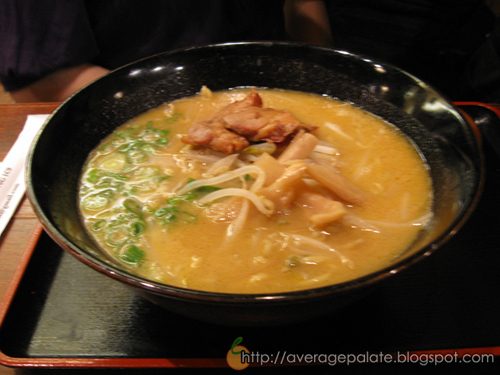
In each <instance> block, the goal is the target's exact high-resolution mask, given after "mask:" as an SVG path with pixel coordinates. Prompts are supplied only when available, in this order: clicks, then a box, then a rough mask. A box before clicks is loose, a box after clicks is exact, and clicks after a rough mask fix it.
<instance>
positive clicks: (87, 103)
mask: <svg viewBox="0 0 500 375" xmlns="http://www.w3.org/2000/svg"><path fill="white" fill-rule="evenodd" d="M202 85H206V86H208V87H209V88H210V89H212V90H222V89H228V88H233V87H241V86H256V87H269V88H280V89H289V90H298V91H305V92H311V93H316V94H321V95H328V96H331V97H334V98H338V99H340V100H344V101H348V102H352V103H354V104H355V105H357V106H359V107H362V108H364V109H366V110H367V111H369V112H372V113H374V114H376V115H378V116H380V117H382V118H384V119H386V120H387V121H389V122H391V123H392V124H394V125H396V126H397V127H399V128H400V129H401V130H402V131H403V132H405V133H406V134H407V135H408V136H410V137H411V138H412V139H413V140H414V142H415V143H416V144H417V145H418V146H419V147H420V149H421V151H422V153H423V155H424V156H425V158H426V159H427V160H428V162H429V165H430V167H431V174H432V178H433V184H434V194H435V197H436V199H435V207H434V213H435V219H434V223H433V225H432V227H431V228H430V229H429V230H428V231H427V232H425V233H423V234H422V236H421V238H420V240H419V241H418V243H416V244H415V245H414V246H413V247H412V248H411V249H408V251H407V252H406V253H405V254H404V255H403V256H401V258H399V259H398V260H397V261H395V262H394V264H392V265H390V266H389V267H387V268H385V269H381V270H380V271H378V272H375V273H373V274H370V275H367V276H365V277H362V278H359V279H356V280H353V281H349V282H346V283H342V284H337V285H332V286H327V287H322V288H316V289H310V290H305V291H299V292H288V293H277V294H270V295H240V294H222V293H209V292H200V291H196V290H188V289H182V288H177V287H171V286H167V285H161V284H158V283H155V282H152V281H148V280H144V279H141V278H139V277H136V276H134V275H132V274H130V273H129V272H127V271H126V270H125V269H123V268H121V267H120V266H119V265H118V264H116V263H114V262H113V261H112V260H110V259H109V258H107V257H106V256H105V255H103V253H101V251H100V250H99V248H98V247H97V246H96V245H95V244H94V243H93V242H92V240H91V239H90V238H89V236H88V235H87V234H86V232H85V230H84V227H83V225H82V222H81V220H80V217H79V214H78V208H77V185H78V180H79V177H80V172H81V170H82V167H83V164H84V162H85V160H86V158H87V155H88V154H89V153H90V151H91V150H92V149H93V148H94V147H95V146H96V145H97V144H98V143H99V142H100V141H101V140H102V139H103V138H104V137H105V136H107V135H108V134H110V133H111V132H112V131H113V129H115V128H116V127H117V126H119V125H121V124H123V123H124V122H125V121H127V120H129V119H131V118H133V117H135V116H137V115H139V114H140V113H142V112H144V111H146V110H148V109H150V108H153V107H156V106H158V105H160V104H163V103H164V102H168V101H171V100H174V99H179V98H182V97H185V96H189V95H193V94H195V93H197V92H198V91H199V90H200V88H201V86H202ZM482 172H483V157H482V150H481V146H480V141H479V133H478V132H477V130H476V129H475V128H474V126H473V124H471V123H469V122H468V121H467V120H466V119H465V118H464V117H463V116H462V115H461V113H460V112H459V110H457V108H455V107H454V106H453V105H452V104H451V103H450V102H449V101H447V100H446V99H445V98H443V97H442V96H441V95H440V94H439V93H437V92H436V91H434V90H433V89H432V88H431V87H429V86H428V85H426V84H425V83H423V82H421V81H420V80H418V79H416V78H414V77H412V76H410V75H408V74H406V73H405V72H402V71H401V70H399V69H397V68H395V67H393V66H390V65H387V64H384V63H381V62H377V61H373V60H371V59H369V58H366V57H363V56H358V55H354V54H351V53H348V52H344V51H335V50H332V49H328V48H321V47H314V46H310V45H301V44H291V43H271V42H263V43H231V44H222V45H213V46H203V47H195V48H188V49H183V50H177V51H172V52H167V53H164V54H160V55H157V56H153V57H150V58H147V59H144V60H141V61H138V62H135V63H132V64H130V65H127V66H125V67H123V68H120V69H118V70H115V71H113V72H111V73H110V74H108V75H106V76H104V77H103V78H101V79H99V80H97V81H95V82H94V83H92V84H90V85H89V86H87V87H85V88H84V89H82V90H80V91H79V92H78V93H76V94H75V95H73V96H72V97H71V98H70V99H68V100H67V101H66V102H64V103H63V104H62V105H61V106H60V107H59V108H58V109H57V110H56V111H55V112H54V113H53V114H52V115H51V116H50V117H49V119H48V121H47V123H46V124H45V126H44V127H43V129H42V131H41V132H40V134H39V135H38V136H37V138H36V140H35V142H34V144H33V147H32V149H31V152H30V154H29V160H28V167H27V182H28V195H29V198H30V200H31V202H32V204H33V206H34V209H35V211H36V213H37V215H38V218H39V220H40V221H41V223H42V225H43V227H44V229H45V230H46V231H47V232H48V233H49V235H50V236H51V237H52V238H53V239H54V240H55V241H56V242H57V243H58V244H59V245H60V246H61V247H62V248H64V249H65V250H67V251H69V252H70V253H71V254H73V255H74V256H75V257H76V258H77V259H79V260H80V261H82V262H83V263H85V264H87V265H88V266H90V267H92V268H94V269H95V270H97V271H99V272H101V273H103V274H105V275H108V276H109V277H112V278H113V279H115V280H117V281H119V282H121V283H124V284H126V285H128V286H129V287H131V288H132V289H133V290H135V291H136V292H138V293H139V294H141V295H143V296H144V297H146V298H148V299H149V300H152V301H154V302H155V303H158V304H160V305H161V306H164V307H165V308H167V309H170V310H172V311H175V312H178V313H180V314H184V315H187V316H190V317H193V318H196V319H202V320H205V321H210V322H215V323H221V324H241V325H256V324H278V323H290V322H296V321H299V320H304V319H310V318H313V317H315V316H318V315H322V314H326V313H328V312H331V311H333V310H335V309H338V308H340V307H342V306H344V305H346V304H347V303H349V302H351V301H352V300H353V299H355V298H358V297H359V296H360V295H362V294H363V293H364V292H365V291H366V290H367V289H369V287H372V286H374V285H378V284H379V283H381V282H382V281H383V280H386V279H387V278H389V277H391V275H393V274H395V273H397V272H399V271H401V270H403V269H405V268H407V267H409V266H411V265H412V264H414V263H415V262H417V261H418V260H419V259H421V258H424V257H425V256H427V255H429V254H430V253H431V252H433V251H434V250H436V249H437V248H439V247H440V246H441V245H442V244H443V243H444V242H445V241H446V240H447V239H448V238H449V237H450V236H451V235H453V234H454V233H455V232H456V231H457V230H458V228H459V227H460V226H461V225H462V224H463V222H464V221H465V220H466V218H467V217H468V216H469V214H470V213H471V211H472V209H473V208H474V206H475V203H476V201H477V199H478V196H479V194H480V190H481V186H482V176H483V173H482Z"/></svg>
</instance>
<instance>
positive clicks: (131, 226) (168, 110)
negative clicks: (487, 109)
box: [79, 88, 433, 293]
mask: <svg viewBox="0 0 500 375" xmlns="http://www.w3.org/2000/svg"><path fill="white" fill-rule="evenodd" d="M250 93H251V91H250V90H247V89H234V90H227V91H223V92H211V91H210V90H208V89H206V88H204V89H203V90H202V91H201V92H200V94H198V95H195V96H193V97H189V98H184V99H180V100H176V101H174V102H171V103H167V104H165V105H163V106H160V107H158V108H155V109H152V110H150V111H148V112H146V113H144V114H142V115H140V116H138V117H136V118H134V119H132V120H130V121H129V122H127V123H125V124H123V125H122V126H121V127H119V128H118V129H116V131H115V132H114V133H113V134H111V135H110V136H108V137H107V138H106V139H105V140H104V141H103V142H102V143H101V144H100V145H99V146H98V147H97V148H96V149H95V150H94V151H93V152H92V154H91V155H90V156H89V158H88V161H87V163H86V165H85V168H84V170H83V173H82V177H81V184H80V193H79V194H80V195H79V196H80V202H79V204H80V210H81V215H82V219H83V220H84V222H85V226H86V228H87V230H88V232H89V233H90V234H91V236H92V237H93V238H94V239H95V241H96V242H97V243H98V244H99V245H100V247H101V248H102V249H103V250H104V251H105V252H106V253H108V254H109V255H110V256H111V257H113V258H115V259H116V260H117V261H118V262H120V263H122V264H123V265H124V266H126V267H128V269H130V270H131V272H133V273H135V274H137V275H139V276H142V277H144V278H146V279H150V280H154V281H157V282H160V283H164V284H169V285H174V286H179V287H184V288H189V289H196V290H204V291H214V292H228V293H273V292H283V291H294V290H302V289H309V288H314V287H319V286H325V285H331V284H336V283H341V282H344V281H347V280H352V279H355V278H358V277H360V276H363V275H366V274H369V273H371V272H374V271H376V270H379V269H381V268H382V267H384V266H387V265H389V264H390V263H391V261H393V260H394V259H395V258H397V257H399V256H400V255H401V254H402V253H403V252H404V251H405V250H406V249H407V248H408V247H409V246H410V245H411V244H412V243H413V242H414V241H415V240H416V238H417V236H418V234H419V232H420V231H421V230H423V228H424V227H425V226H426V225H427V224H428V223H429V222H430V220H431V219H432V212H431V206H432V199H433V196H432V182H431V179H430V175H429V170H428V166H427V164H426V163H425V161H424V160H423V158H422V156H421V154H420V153H419V150H418V149H417V148H416V147H415V145H414V144H413V143H412V142H411V141H410V140H409V139H408V138H407V137H406V136H405V135H404V134H403V133H402V132H401V131H400V130H398V129H397V128H395V127H394V126H392V125H391V124H388V123H387V122H384V121H383V120H381V119H380V118H378V117H376V116H374V115H372V114H370V113H367V112H365V111H364V110H362V109H360V108H357V107H355V106H353V105H351V104H348V103H344V102H341V101H338V100H335V99H332V98H328V97H322V96H319V95H313V94H306V93H299V92H291V91H283V90H271V89H258V90H257V93H258V95H259V96H260V98H261V100H262V103H263V104H262V105H263V107H264V108H272V109H276V110H280V111H281V110H285V111H286V113H290V114H291V115H293V117H294V118H295V119H297V120H298V121H299V122H300V123H301V124H306V125H304V126H302V127H300V126H299V128H300V130H294V131H296V132H295V133H293V132H292V133H291V134H286V136H284V137H283V141H281V142H273V141H270V140H269V139H264V140H262V139H261V140H258V141H252V140H249V141H248V145H247V146H245V145H243V146H241V147H242V148H241V149H235V150H233V151H232V152H223V151H221V149H213V148H210V147H206V146H204V145H197V144H192V143H191V144H190V143H189V142H188V141H186V135H188V134H190V132H191V131H192V130H193V129H194V127H193V126H194V125H196V124H203V126H205V124H207V121H209V120H211V119H214V118H218V117H217V114H218V113H222V112H221V111H223V110H224V109H225V108H227V106H228V105H229V104H230V103H235V102H240V101H242V100H244V99H245V98H247V97H248V96H249V94H250ZM281 113H282V112H279V113H278V115H280V114H281ZM283 113H284V112H283ZM221 116H222V115H221ZM226 120H227V122H229V120H228V117H224V121H226ZM272 121H274V120H272ZM273 124H274V123H273ZM225 131H226V130H225V129H224V132H225ZM231 131H232V130H231ZM280 132H281V130H280ZM252 137H254V138H252V139H255V136H252ZM193 138H194V136H193ZM300 142H303V144H300ZM212 143H214V142H212ZM292 147H295V150H293V151H292V152H291V153H289V154H287V153H288V152H289V151H290V149H291V148H292ZM304 150H305V151H304ZM284 155H288V157H285V156H284ZM297 155H298V156H297Z"/></svg>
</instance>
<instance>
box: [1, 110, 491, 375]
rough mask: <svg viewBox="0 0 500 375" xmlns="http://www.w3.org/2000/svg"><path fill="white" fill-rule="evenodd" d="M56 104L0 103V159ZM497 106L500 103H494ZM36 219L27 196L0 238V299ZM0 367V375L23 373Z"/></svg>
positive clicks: (3, 294)
mask: <svg viewBox="0 0 500 375" xmlns="http://www.w3.org/2000/svg"><path fill="white" fill-rule="evenodd" d="M57 105H58V103H34V104H0V160H3V159H4V158H5V156H6V154H7V153H8V151H9V149H10V147H11V146H12V145H13V144H14V142H15V140H16V139H17V136H18V134H19V132H20V131H21V130H22V128H23V126H24V123H25V121H26V118H27V116H28V115H29V114H49V113H51V112H52V111H53V110H54V109H55V108H56V107H57ZM495 106H496V107H497V108H500V105H495ZM37 223H38V221H37V218H36V217H35V215H34V212H33V210H32V208H31V206H30V204H29V202H28V200H27V199H26V198H24V199H23V201H22V202H21V204H20V206H19V208H18V209H17V212H16V214H15V216H14V218H13V220H12V221H11V223H10V224H9V226H8V227H7V228H6V231H5V232H4V233H3V235H2V237H1V239H0V300H2V299H3V297H4V296H5V294H6V291H7V288H8V286H9V283H10V281H11V279H12V277H13V275H14V273H15V271H16V267H17V266H18V264H19V262H20V260H21V258H22V255H23V252H24V250H25V248H26V246H27V244H28V241H29V239H30V236H31V234H32V233H33V231H34V229H35V227H36V226H37ZM27 371H29V370H19V369H12V368H7V367H3V366H0V375H7V374H19V373H25V372H27Z"/></svg>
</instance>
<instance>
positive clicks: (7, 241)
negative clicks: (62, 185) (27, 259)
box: [0, 103, 59, 375]
mask: <svg viewBox="0 0 500 375" xmlns="http://www.w3.org/2000/svg"><path fill="white" fill-rule="evenodd" d="M58 104H59V103H35V104H0V160H3V159H4V158H5V156H6V155H7V153H8V152H9V150H10V148H11V147H12V145H13V144H14V142H15V141H16V139H17V136H18V135H19V133H20V132H21V130H22V129H23V126H24V123H25V122H26V118H27V116H28V115H31V114H49V113H52V112H53V111H54V109H55V108H56V107H57V106H58ZM37 223H38V220H37V218H36V217H35V214H34V212H33V210H32V208H31V205H30V203H29V201H28V200H27V199H26V198H24V199H23V200H22V202H21V203H20V205H19V207H18V209H17V211H16V214H15V216H14V218H13V220H12V221H11V222H10V224H9V226H8V227H7V228H6V230H5V231H4V233H3V235H2V237H1V238H0V300H2V299H3V297H4V296H5V293H6V291H7V288H8V286H9V283H10V280H11V279H12V277H13V275H14V272H15V270H16V267H17V265H18V264H19V261H20V259H21V257H22V255H23V252H24V249H25V248H26V246H27V244H28V241H29V238H30V236H31V234H32V232H33V230H34V229H35V227H36V225H37ZM14 373H19V371H15V370H14V369H10V368H7V367H3V366H0V374H1V375H4V374H14Z"/></svg>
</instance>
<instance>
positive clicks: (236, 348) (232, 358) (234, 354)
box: [226, 337, 249, 370]
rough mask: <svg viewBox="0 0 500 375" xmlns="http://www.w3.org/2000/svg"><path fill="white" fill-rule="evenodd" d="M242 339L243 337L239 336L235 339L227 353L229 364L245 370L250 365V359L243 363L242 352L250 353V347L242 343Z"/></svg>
mask: <svg viewBox="0 0 500 375" xmlns="http://www.w3.org/2000/svg"><path fill="white" fill-rule="evenodd" d="M242 341H243V337H238V338H237V339H236V340H234V342H233V345H231V349H229V351H228V352H227V355H226V360H227V364H228V365H229V367H231V368H232V369H234V370H243V369H246V368H247V367H248V366H249V363H248V361H246V362H245V363H243V361H242V360H241V352H242V351H245V353H248V349H247V348H245V347H244V346H241V345H240V344H241V342H242Z"/></svg>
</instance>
